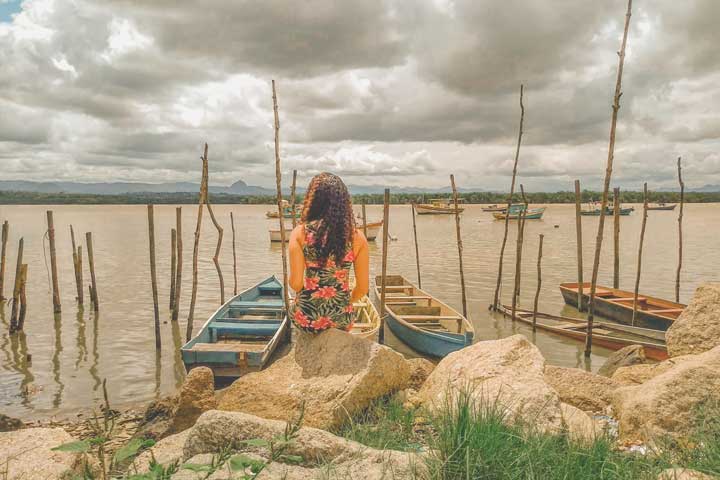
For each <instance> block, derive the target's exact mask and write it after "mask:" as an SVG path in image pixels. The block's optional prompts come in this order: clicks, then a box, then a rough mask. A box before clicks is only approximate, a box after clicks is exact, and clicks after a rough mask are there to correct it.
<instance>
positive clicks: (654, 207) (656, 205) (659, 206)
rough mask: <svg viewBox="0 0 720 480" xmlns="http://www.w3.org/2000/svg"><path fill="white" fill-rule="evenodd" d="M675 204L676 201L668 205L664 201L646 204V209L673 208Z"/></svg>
mask: <svg viewBox="0 0 720 480" xmlns="http://www.w3.org/2000/svg"><path fill="white" fill-rule="evenodd" d="M676 206H677V204H676V203H671V204H669V205H668V204H666V203H655V204H651V205H648V210H675V207H676Z"/></svg>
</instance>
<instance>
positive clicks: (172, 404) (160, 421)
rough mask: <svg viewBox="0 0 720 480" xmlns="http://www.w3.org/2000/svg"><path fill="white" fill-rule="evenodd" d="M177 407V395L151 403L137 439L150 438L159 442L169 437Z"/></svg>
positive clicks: (139, 428)
mask: <svg viewBox="0 0 720 480" xmlns="http://www.w3.org/2000/svg"><path fill="white" fill-rule="evenodd" d="M177 405H178V397H177V395H175V396H169V397H165V398H160V399H158V400H155V401H153V402H151V403H150V404H149V405H148V406H147V408H146V409H145V413H144V414H143V419H142V422H141V423H140V426H139V427H138V430H137V432H136V433H135V437H137V438H150V439H153V440H156V441H157V440H160V439H162V438H165V437H166V436H168V435H169V434H170V431H171V429H172V424H173V415H174V413H175V410H176V409H177Z"/></svg>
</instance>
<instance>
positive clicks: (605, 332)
mask: <svg viewBox="0 0 720 480" xmlns="http://www.w3.org/2000/svg"><path fill="white" fill-rule="evenodd" d="M593 333H597V334H599V335H612V333H613V332H611V331H610V330H605V329H604V328H595V327H593Z"/></svg>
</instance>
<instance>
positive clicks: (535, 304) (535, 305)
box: [532, 233, 545, 332]
mask: <svg viewBox="0 0 720 480" xmlns="http://www.w3.org/2000/svg"><path fill="white" fill-rule="evenodd" d="M544 238H545V235H543V234H542V233H541V234H540V244H539V246H538V259H537V275H538V280H537V289H536V290H535V301H534V302H533V319H532V325H533V332H534V331H535V329H536V323H537V311H538V301H539V300H540V287H541V286H542V247H543V239H544Z"/></svg>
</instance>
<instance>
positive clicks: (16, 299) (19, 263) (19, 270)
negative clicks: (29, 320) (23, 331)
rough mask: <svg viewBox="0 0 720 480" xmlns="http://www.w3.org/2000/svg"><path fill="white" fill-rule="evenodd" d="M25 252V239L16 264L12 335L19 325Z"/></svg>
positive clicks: (21, 241) (20, 247) (19, 247)
mask: <svg viewBox="0 0 720 480" xmlns="http://www.w3.org/2000/svg"><path fill="white" fill-rule="evenodd" d="M24 250H25V239H23V238H21V239H20V241H19V242H18V253H17V263H16V264H15V285H14V287H13V297H12V310H11V313H10V333H15V331H16V330H17V323H18V307H19V306H20V305H19V302H20V290H19V286H20V275H21V273H22V266H23V263H22V261H23V251H24Z"/></svg>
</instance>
